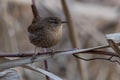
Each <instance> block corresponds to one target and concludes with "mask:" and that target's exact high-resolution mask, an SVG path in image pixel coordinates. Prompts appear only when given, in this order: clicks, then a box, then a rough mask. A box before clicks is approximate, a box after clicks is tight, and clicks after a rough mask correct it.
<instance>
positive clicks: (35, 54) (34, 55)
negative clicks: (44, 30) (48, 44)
mask: <svg viewBox="0 0 120 80" xmlns="http://www.w3.org/2000/svg"><path fill="white" fill-rule="evenodd" d="M36 50H37V47H35V50H34V54H33V56H32V58H31V62H32V63H33V62H34V59H35V58H36V56H37V55H38V53H37V52H36Z"/></svg>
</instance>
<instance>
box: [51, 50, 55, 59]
mask: <svg viewBox="0 0 120 80" xmlns="http://www.w3.org/2000/svg"><path fill="white" fill-rule="evenodd" d="M54 55H55V52H54V49H52V51H51V57H52V58H53V57H54Z"/></svg>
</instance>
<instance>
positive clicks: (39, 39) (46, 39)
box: [29, 26, 62, 48]
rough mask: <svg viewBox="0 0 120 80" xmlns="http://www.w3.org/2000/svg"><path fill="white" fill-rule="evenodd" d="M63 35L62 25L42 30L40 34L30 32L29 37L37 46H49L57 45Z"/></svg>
mask: <svg viewBox="0 0 120 80" xmlns="http://www.w3.org/2000/svg"><path fill="white" fill-rule="evenodd" d="M61 37H62V26H61V27H57V28H55V29H52V28H51V29H46V30H41V31H39V32H38V34H30V35H29V39H30V42H31V43H32V44H34V45H35V46H37V47H42V48H49V47H52V46H54V45H56V44H57V43H58V42H59V41H60V39H61Z"/></svg>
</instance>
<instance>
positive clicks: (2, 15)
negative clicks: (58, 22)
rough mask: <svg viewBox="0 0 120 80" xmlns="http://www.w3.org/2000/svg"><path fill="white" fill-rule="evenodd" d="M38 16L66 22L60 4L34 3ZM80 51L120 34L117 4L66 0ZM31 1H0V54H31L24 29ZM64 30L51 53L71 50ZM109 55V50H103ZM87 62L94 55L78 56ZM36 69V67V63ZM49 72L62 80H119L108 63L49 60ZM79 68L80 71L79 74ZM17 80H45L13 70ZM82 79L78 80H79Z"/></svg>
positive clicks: (102, 0) (28, 21)
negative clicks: (114, 34) (55, 17)
mask: <svg viewBox="0 0 120 80" xmlns="http://www.w3.org/2000/svg"><path fill="white" fill-rule="evenodd" d="M35 1H36V5H37V9H38V11H39V14H40V16H43V17H46V16H57V17H59V18H61V19H62V20H66V18H65V15H64V12H63V9H62V5H61V0H35ZM66 3H67V5H68V8H69V11H70V15H71V18H72V21H73V26H74V28H75V32H76V35H77V37H78V39H79V43H80V44H79V45H80V48H88V47H93V46H98V45H103V44H107V41H106V39H105V34H108V33H115V32H119V31H120V27H119V26H120V16H119V15H120V1H119V0H66ZM30 5H31V0H0V52H1V53H2V52H4V53H11V54H12V53H18V52H34V46H33V45H32V44H31V43H30V42H29V40H28V32H27V27H28V26H29V25H30V24H31V21H32V19H33V14H32V11H31V7H30ZM67 27H68V26H67V25H64V30H63V38H62V40H61V41H60V42H59V44H57V45H56V46H55V50H69V49H72V48H73V47H72V45H71V41H70V38H69V32H68V28H67ZM107 50H109V51H112V50H111V49H107ZM82 56H83V57H86V58H90V57H94V56H96V55H82ZM35 65H36V66H40V67H42V65H41V62H40V63H36V64H35ZM48 65H49V70H50V72H52V73H54V74H56V75H58V76H60V77H62V78H63V79H65V80H120V76H119V75H120V69H119V65H118V64H116V63H111V62H108V61H100V60H96V61H90V62H86V61H82V62H81V63H80V66H81V65H84V66H82V67H78V65H77V62H76V60H75V58H74V57H73V56H72V55H69V56H60V57H55V58H53V59H49V64H48ZM78 68H81V69H82V71H79V69H78ZM17 70H18V71H19V73H20V74H21V80H27V79H28V80H45V79H44V78H41V76H40V75H39V74H37V73H34V72H32V71H29V70H25V69H23V68H17ZM81 77H82V78H81Z"/></svg>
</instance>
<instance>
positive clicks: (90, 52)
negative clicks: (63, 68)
mask: <svg viewBox="0 0 120 80" xmlns="http://www.w3.org/2000/svg"><path fill="white" fill-rule="evenodd" d="M116 44H117V45H120V43H116ZM108 47H110V46H109V45H103V46H97V47H92V48H86V49H79V48H77V49H72V50H65V51H54V54H64V53H65V54H66V53H67V54H74V53H76V54H85V53H88V54H99V55H113V56H118V55H117V54H115V53H113V52H108V51H95V50H97V49H103V48H108ZM51 53H53V52H45V53H38V55H46V54H51ZM33 54H34V53H12V54H10V53H0V57H30V56H33Z"/></svg>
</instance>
